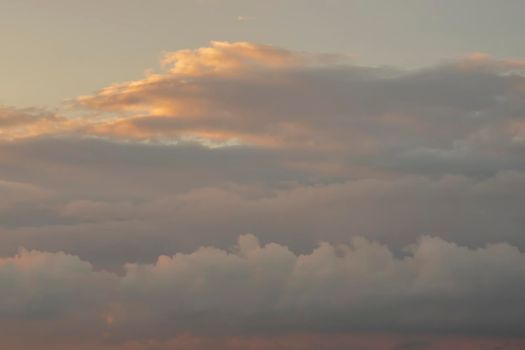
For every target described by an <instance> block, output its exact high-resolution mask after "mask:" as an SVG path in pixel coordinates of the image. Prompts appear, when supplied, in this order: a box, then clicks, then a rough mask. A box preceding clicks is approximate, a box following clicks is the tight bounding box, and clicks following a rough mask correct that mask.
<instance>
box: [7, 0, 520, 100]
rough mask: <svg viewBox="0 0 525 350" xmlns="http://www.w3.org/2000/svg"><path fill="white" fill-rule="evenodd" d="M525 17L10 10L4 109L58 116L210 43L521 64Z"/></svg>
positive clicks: (411, 7) (227, 5)
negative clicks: (489, 58) (165, 59)
mask: <svg viewBox="0 0 525 350" xmlns="http://www.w3.org/2000/svg"><path fill="white" fill-rule="evenodd" d="M524 12H525V3H524V2H523V1H521V0H501V1H492V0H461V1H456V0H432V1H431V0H399V1H398V0H394V1H376V0H316V1H311V0H286V1H278V0H267V1H257V0H188V1H182V0H154V1H139V0H109V1H108V0H92V1H69V0H46V1H40V0H31V1H28V0H19V1H18V0H17V1H11V0H0V44H1V47H2V54H1V55H0V76H1V77H2V79H1V81H0V103H3V104H7V105H18V106H29V105H32V106H34V105H38V106H45V107H50V108H53V107H57V106H58V104H59V103H60V102H61V101H63V100H64V99H68V98H73V97H75V96H77V95H83V94H88V93H91V92H93V91H94V90H96V89H98V88H100V87H101V86H104V85H107V84H109V83H112V82H114V81H121V80H127V79H131V78H138V77H140V75H141V73H142V72H143V71H144V70H146V69H150V68H156V67H157V62H158V59H159V57H160V55H161V53H162V52H164V51H173V50H178V49H183V48H197V47H201V46H203V45H206V44H207V43H208V42H209V41H210V40H228V41H252V42H257V43H264V44H271V45H277V46H282V47H287V48H289V49H293V50H304V51H313V52H324V51H326V52H344V53H348V54H351V55H355V57H356V60H357V61H358V62H359V63H361V64H371V65H396V66H403V67H415V66H423V65H429V64H433V63H436V62H437V61H440V60H443V59H449V58H454V57H457V56H459V55H463V54H466V53H470V52H478V51H482V52H485V53H488V54H491V55H494V56H497V57H506V58H510V57H517V58H519V57H523V56H524V55H525V45H523V36H522V33H523V32H525V24H524V21H523V20H522V14H523V13H524ZM21 91H23V94H21V93H20V92H21Z"/></svg>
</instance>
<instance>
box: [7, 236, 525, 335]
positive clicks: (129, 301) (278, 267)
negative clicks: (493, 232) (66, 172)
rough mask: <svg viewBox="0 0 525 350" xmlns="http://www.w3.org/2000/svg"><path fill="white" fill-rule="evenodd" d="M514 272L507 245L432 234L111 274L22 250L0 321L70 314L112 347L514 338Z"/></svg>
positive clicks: (518, 321) (246, 245)
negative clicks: (370, 337)
mask: <svg viewBox="0 0 525 350" xmlns="http://www.w3.org/2000/svg"><path fill="white" fill-rule="evenodd" d="M524 273H525V254H523V253H521V252H520V251H519V250H518V249H516V248H515V247H513V246H511V245H509V244H493V245H488V246H486V247H483V248H475V249H469V248H466V247H461V246H457V245H455V244H452V243H449V242H446V241H444V240H442V239H439V238H432V237H422V238H420V239H419V240H418V241H417V242H416V243H414V244H413V245H410V246H409V247H407V248H406V249H405V250H403V253H402V254H396V253H394V252H393V251H391V250H390V249H389V248H388V247H386V246H384V245H381V244H378V243H375V242H371V241H368V240H366V239H364V238H355V239H354V240H353V241H352V243H351V244H350V245H331V244H329V243H321V244H320V245H319V246H318V247H317V248H316V249H314V250H313V251H312V252H310V253H307V254H301V255H299V254H296V253H293V252H292V251H290V250H289V249H288V248H287V247H286V246H282V245H279V244H275V243H269V244H266V245H261V244H260V243H259V241H258V240H257V238H256V237H255V236H253V235H244V236H241V237H240V238H239V240H238V244H237V246H235V247H234V248H232V249H231V250H229V251H226V250H221V249H217V248H212V247H201V248H199V249H198V250H196V251H194V252H193V253H187V254H184V253H178V254H176V255H174V256H171V257H169V256H161V257H159V258H158V260H157V262H156V263H155V264H127V265H126V266H125V269H124V272H123V274H122V275H120V276H118V275H114V274H110V273H106V272H97V271H95V270H93V268H92V267H91V265H90V264H88V263H86V262H83V261H81V260H79V259H78V258H77V257H74V256H69V255H65V254H63V253H54V254H53V253H44V252H38V251H31V252H30V251H25V250H23V251H20V252H19V254H18V255H17V256H15V257H12V258H4V259H2V260H0V281H2V283H1V284H0V286H1V287H0V317H1V319H2V322H8V321H9V320H14V321H16V322H18V323H21V324H25V323H27V325H28V326H32V325H34V323H35V322H37V323H42V324H43V325H44V327H49V324H65V325H67V323H68V321H70V320H76V318H77V317H82V319H83V320H82V322H83V323H84V324H85V327H86V329H85V330H84V331H80V333H79V334H77V335H76V336H80V337H85V338H86V339H87V338H88V337H90V336H95V337H96V342H102V343H103V342H116V343H117V344H118V343H121V344H124V343H126V342H130V341H138V342H146V343H147V342H148V341H149V340H151V339H157V340H160V339H165V340H166V341H167V340H169V339H172V338H175V337H177V336H181V335H184V334H192V335H193V336H199V337H209V336H214V337H217V336H218V337H228V336H237V337H245V336H252V337H253V336H260V335H263V334H267V335H274V336H275V335H280V334H294V333H295V334H299V333H303V332H313V333H319V334H323V333H333V334H341V333H343V334H344V333H352V332H355V333H359V332H363V331H365V332H369V331H376V332H379V333H384V332H392V331H401V332H402V333H406V332H409V333H414V332H416V333H417V332H431V333H434V334H441V335H442V336H443V335H446V334H448V333H454V332H465V333H469V334H479V335H485V336H486V335H507V336H508V335H514V336H517V335H520V334H523V332H524V329H523V325H524V324H525V309H524V308H523V305H525V300H524V295H523V293H522V292H521V291H522V290H523V288H525V285H524V282H523V279H522V278H521V277H522V276H523V274H524ZM79 315H80V316H79ZM65 328H66V329H68V326H65ZM26 331H27V330H26V328H22V330H19V331H18V332H24V333H25V332H26ZM97 331H100V332H102V331H103V333H102V334H103V336H101V335H98V336H97V333H96V332H97ZM7 335H8V334H4V336H7ZM53 336H56V334H51V335H49V337H48V339H47V338H46V336H45V335H40V337H43V338H46V339H45V341H46V342H53V341H56V339H53ZM66 338H67V336H66ZM62 341H64V340H63V339H61V340H59V342H62Z"/></svg>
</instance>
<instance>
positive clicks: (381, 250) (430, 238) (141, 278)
mask: <svg viewBox="0 0 525 350" xmlns="http://www.w3.org/2000/svg"><path fill="white" fill-rule="evenodd" d="M524 70H525V64H524V63H523V62H522V61H519V60H505V59H497V58H492V57H490V56H487V55H484V54H480V53H474V54H471V55H468V56H465V57H459V58H457V59H455V60H449V61H443V62H442V63H440V64H437V65H435V66H432V67H426V68H421V69H416V70H401V69H397V68H395V67H370V66H362V65H359V64H358V63H357V62H356V61H355V59H354V58H353V57H349V56H348V55H345V54H317V53H307V52H295V51H291V50H287V49H284V48H277V47H273V46H269V45H258V44H253V43H246V42H234V43H230V42H212V43H210V45H209V47H203V48H198V49H188V50H178V51H173V52H167V53H166V54H165V55H164V57H163V59H162V61H161V68H160V69H159V70H157V71H151V72H150V73H148V74H146V76H145V77H144V78H142V79H138V80H135V81H128V82H116V83H114V84H112V85H110V86H107V87H105V88H102V89H100V90H99V91H95V92H93V93H91V94H90V95H85V96H79V97H74V98H72V99H71V100H70V101H69V102H68V104H67V106H65V107H64V108H62V109H61V110H59V111H54V112H49V111H43V110H39V109H18V108H15V107H8V106H2V107H0V318H1V320H0V323H1V324H0V326H1V329H2V331H1V332H2V338H3V339H5V340H2V342H0V345H3V346H4V345H5V346H8V347H9V348H11V349H15V350H18V349H20V350H27V349H32V348H35V349H36V348H38V347H39V346H40V344H45V345H46V346H52V347H53V348H54V349H62V348H63V349H69V348H71V347H72V346H75V348H81V347H80V346H81V345H80V343H83V344H85V347H87V348H89V349H92V348H95V349H157V350H158V349H171V348H183V349H207V348H210V347H214V348H217V349H267V348H272V349H274V348H275V349H313V348H316V349H318V348H321V349H323V348H326V349H340V348H349V349H356V350H362V349H370V350H375V349H392V350H394V349H433V350H442V349H450V348H457V349H487V350H489V349H490V350H492V349H522V348H523V347H524V345H523V341H524V340H523V336H522V334H523V333H524V330H523V327H521V326H520V325H521V324H525V310H523V308H522V307H521V305H525V303H524V300H523V297H522V296H521V294H523V293H520V291H521V290H523V288H524V286H523V283H522V282H521V280H522V278H520V277H521V276H522V275H523V273H524V257H523V253H522V252H523V251H524V249H525V240H524V236H523V232H524V227H525V214H524V212H523V203H524V202H525V157H524V156H523V155H524V154H525V119H524V118H525V103H524V101H525V98H524V97H525V76H524V73H525V72H524ZM66 107H67V108H66ZM246 233H252V234H253V235H244V234H246ZM239 235H244V236H241V238H240V239H239V241H238V244H237V246H235V247H234V248H232V247H231V242H232V241H234V240H235V239H236V238H237V237H238V236H239ZM255 237H258V238H257V239H256V238H255ZM355 237H361V238H355ZM259 240H260V242H259ZM319 242H330V243H321V244H319ZM502 242H504V243H502ZM20 247H25V248H24V250H19V249H20ZM211 247H215V248H211ZM27 335H31V336H30V337H28V336H27ZM372 338H374V339H373V340H372ZM211 344H213V345H211Z"/></svg>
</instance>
